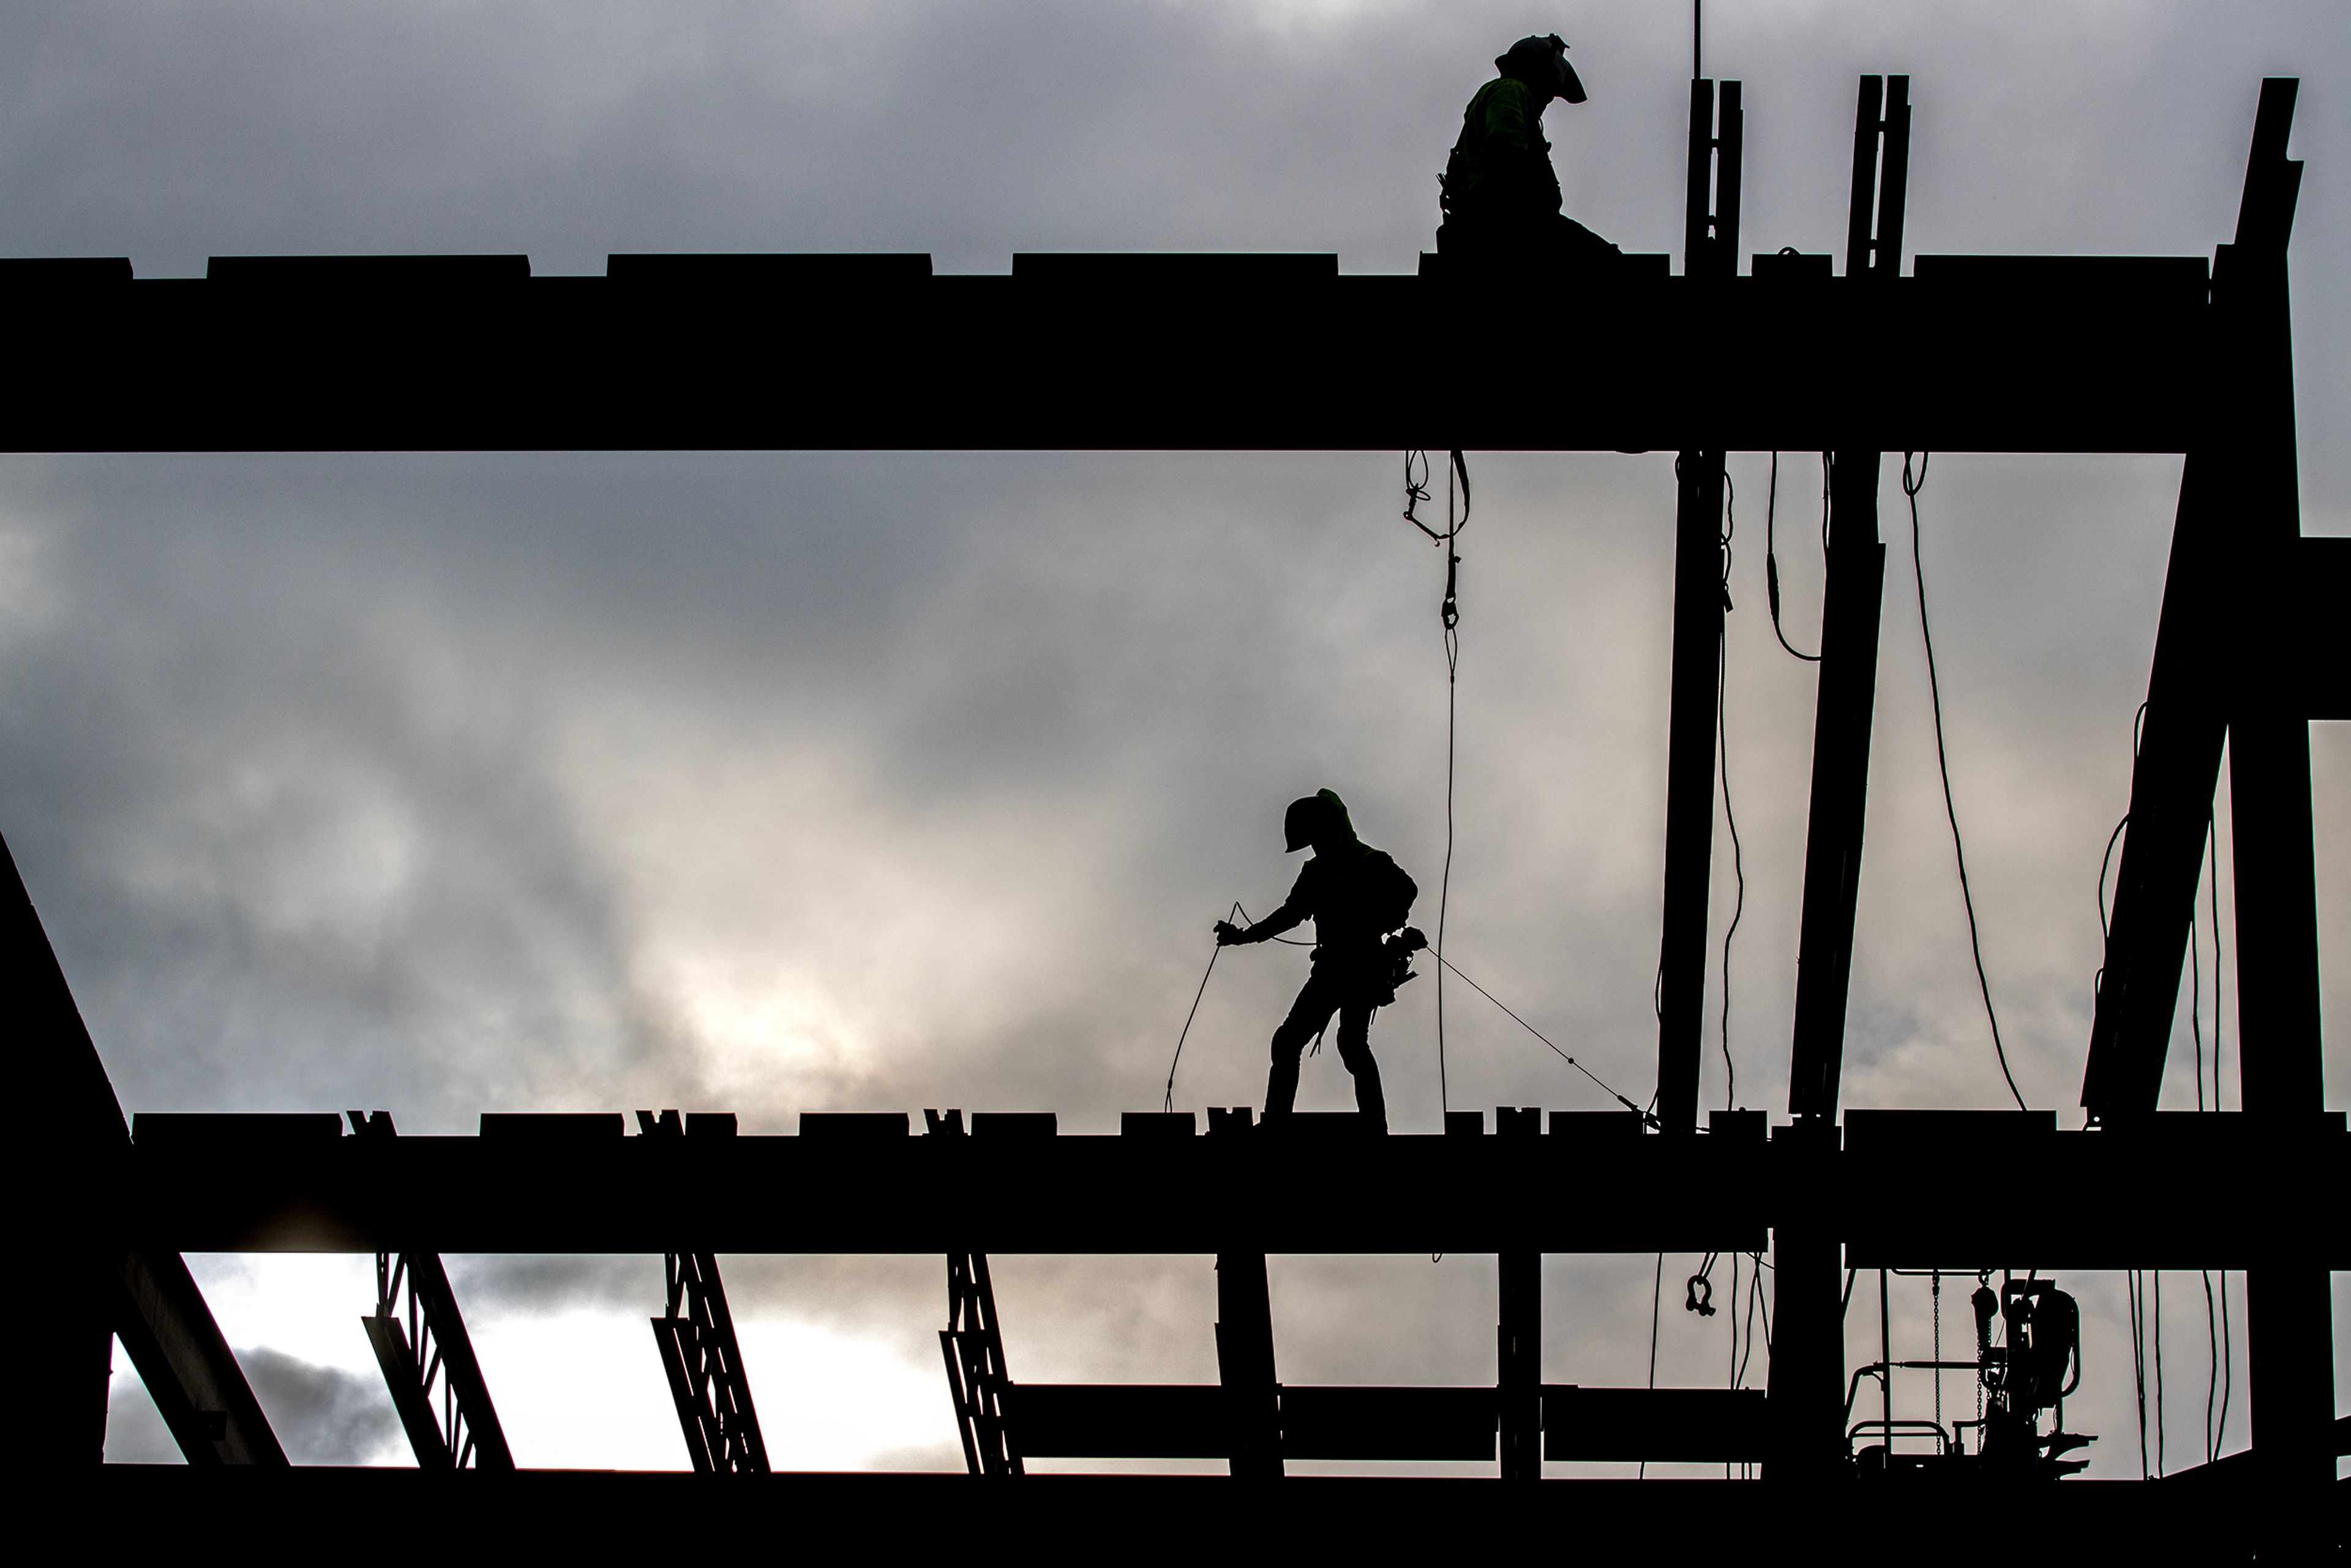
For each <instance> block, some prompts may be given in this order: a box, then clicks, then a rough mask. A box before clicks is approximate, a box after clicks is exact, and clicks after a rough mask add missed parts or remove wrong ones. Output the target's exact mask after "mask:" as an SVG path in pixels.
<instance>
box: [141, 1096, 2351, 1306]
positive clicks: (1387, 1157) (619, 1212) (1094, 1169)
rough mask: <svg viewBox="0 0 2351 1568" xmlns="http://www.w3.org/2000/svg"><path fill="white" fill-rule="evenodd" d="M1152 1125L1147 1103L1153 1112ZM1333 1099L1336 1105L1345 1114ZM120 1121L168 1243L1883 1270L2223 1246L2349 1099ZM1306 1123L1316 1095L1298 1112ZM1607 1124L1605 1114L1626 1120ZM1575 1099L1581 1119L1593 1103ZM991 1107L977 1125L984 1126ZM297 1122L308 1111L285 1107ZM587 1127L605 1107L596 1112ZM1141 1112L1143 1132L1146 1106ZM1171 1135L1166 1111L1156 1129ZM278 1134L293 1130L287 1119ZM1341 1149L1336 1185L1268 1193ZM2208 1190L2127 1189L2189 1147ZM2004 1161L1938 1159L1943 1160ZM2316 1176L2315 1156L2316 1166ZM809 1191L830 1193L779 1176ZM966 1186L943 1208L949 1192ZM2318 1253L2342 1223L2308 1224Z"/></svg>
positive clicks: (2312, 1173) (2239, 1240) (2346, 1150)
mask: <svg viewBox="0 0 2351 1568" xmlns="http://www.w3.org/2000/svg"><path fill="white" fill-rule="evenodd" d="M1171 1120H1172V1122H1173V1123H1174V1124H1175V1125H1174V1126H1173V1127H1172V1128H1161V1127H1160V1126H1159V1125H1158V1124H1161V1123H1163V1122H1166V1121H1171ZM1350 1120H1351V1119H1350V1118H1332V1122H1333V1124H1339V1125H1343V1124H1345V1123H1347V1122H1348V1121H1350ZM213 1121H214V1119H213V1118H207V1117H172V1118H170V1119H168V1120H166V1119H162V1118H154V1117H148V1116H142V1117H141V1118H139V1119H138V1133H137V1135H136V1136H135V1138H134V1152H133V1155H132V1157H131V1166H130V1170H129V1172H128V1175H129V1183H128V1191H129V1193H130V1194H131V1197H129V1198H128V1199H127V1200H126V1201H127V1202H129V1203H130V1204H131V1211H130V1212H129V1213H128V1214H126V1216H125V1220H124V1222H125V1224H126V1225H127V1226H128V1227H129V1228H131V1230H132V1231H133V1232H134V1233H135V1234H137V1235H138V1236H140V1237H141V1239H142V1240H143V1242H144V1243H145V1244H146V1245H150V1246H156V1247H168V1248H170V1249H174V1250H185V1251H320V1252H333V1251H349V1252H371V1251H376V1250H380V1249H392V1248H394V1247H400V1246H412V1247H429V1248H431V1249H435V1250H439V1251H444V1252H644V1253H661V1252H664V1251H667V1250H670V1249H675V1248H679V1247H688V1248H691V1249H695V1250H697V1251H708V1252H941V1253H944V1252H947V1251H951V1250H953V1249H955V1248H957V1247H966V1248H972V1249H986V1250H987V1251H988V1252H991V1253H1007V1252H1056V1253H1089V1252H1163V1253H1213V1252H1230V1251H1238V1250H1245V1251H1270V1252H1323V1253H1330V1252H1393V1253H1404V1252H1415V1251H1423V1252H1426V1251H1447V1252H1499V1251H1502V1250H1505V1249H1521V1250H1538V1251H1543V1252H1556V1253H1572V1252H1654V1251H1658V1250H1667V1251H1710V1250H1721V1251H1731V1250H1741V1249H1760V1248H1761V1247H1763V1246H1765V1245H1766V1243H1767V1231H1768V1230H1769V1229H1770V1228H1772V1227H1775V1226H1780V1225H1784V1224H1787V1223H1791V1222H1793V1221H1801V1222H1802V1223H1804V1224H1808V1225H1816V1226H1820V1227H1824V1228H1826V1229H1827V1231H1828V1232H1829V1233H1830V1234H1832V1235H1833V1236H1834V1237H1835V1238H1838V1239H1843V1240H1844V1242H1845V1243H1846V1244H1847V1246H1848V1248H1849V1249H1850V1251H1849V1261H1851V1262H1853V1263H1854V1264H1855V1266H1859V1267H1869V1268H1876V1267H1879V1266H1890V1267H1904V1268H1907V1267H1914V1266H1915V1267H1922V1268H1923V1267H1936V1268H1945V1269H1954V1270H1957V1269H1970V1270H1972V1269H1977V1268H1985V1267H1995V1268H1996V1267H2009V1266H2013V1267H2017V1268H2026V1267H2037V1268H2043V1269H2060V1268H2065V1269H2115V1268H2164V1269H2194V1268H2241V1267H2244V1266H2245V1264H2246V1263H2247V1262H2248V1261H2249V1260H2250V1258H2251V1253H2250V1250H2249V1230H2248V1228H2247V1227H2246V1226H2245V1224H2244V1223H2243V1214H2242V1207H2241V1206H2242V1199H2241V1194H2242V1193H2244V1192H2246V1191H2255V1192H2296V1191H2306V1192H2320V1191H2331V1190H2335V1189H2336V1188H2338V1187H2340V1186H2343V1185H2344V1177H2345V1175H2346V1170H2351V1164H2346V1156H2351V1135H2346V1132H2345V1127H2344V1116H2343V1113H2340V1112H2336V1113H2328V1114H2325V1115H2314V1116H2311V1117H2308V1118H2303V1119H2288V1120H2277V1119H2269V1120H2264V1119H2262V1118H2260V1117H2257V1116H2251V1115H2244V1114H2238V1113H2231V1114H2226V1115H2223V1114H2217V1113H2216V1114H2209V1115H2199V1114H2195V1113H2185V1114H2179V1115H2170V1114H2167V1115H2161V1116H2155V1117H2149V1118H2146V1119H2144V1120H2143V1121H2141V1122H2139V1123H2137V1124H2130V1125H2125V1126H2117V1127H2109V1128H2107V1129H2105V1130H2102V1131H2097V1132H2087V1133H2061V1132H2058V1131H2055V1130H2054V1128H2053V1124H2052V1121H2051V1118H2050V1117H2049V1115H2048V1113H2040V1114H2039V1115H2037V1116H2020V1115H2018V1114H2017V1113H1965V1112H1961V1113H1949V1112H1917V1113H1905V1112H1876V1113H1870V1112H1855V1113H1851V1114H1850V1115H1849V1116H1848V1118H1847V1122H1846V1126H1845V1137H1844V1144H1843V1146H1842V1147H1839V1148H1828V1149H1812V1148H1807V1147H1803V1146H1801V1145H1795V1144H1791V1143H1789V1142H1786V1141H1783V1140H1778V1139H1775V1140H1773V1141H1771V1142H1766V1141H1764V1140H1763V1139H1762V1138H1761V1137H1760V1136H1757V1137H1751V1138H1740V1137H1735V1136H1726V1135H1718V1136H1699V1137H1696V1138H1687V1139H1665V1138H1657V1137H1640V1136H1635V1135H1632V1129H1633V1127H1634V1125H1635V1124H1634V1122H1633V1118H1631V1117H1630V1116H1618V1115H1615V1114H1613V1113H1611V1114H1604V1115H1603V1114H1596V1113H1574V1114H1568V1115H1558V1116H1554V1118H1553V1122H1552V1132H1550V1133H1549V1134H1545V1135H1542V1136H1539V1137H1532V1138H1502V1137H1494V1136H1474V1137H1471V1136H1446V1137H1439V1136H1395V1137H1387V1138H1377V1139H1374V1138H1364V1137H1357V1136H1336V1135H1333V1136H1324V1135H1321V1134H1311V1133H1309V1132H1307V1131H1301V1132H1300V1133H1299V1134H1298V1135H1296V1136H1293V1137H1291V1138H1289V1139H1286V1140H1269V1139H1266V1138H1263V1137H1259V1136H1249V1137H1228V1136H1222V1135H1214V1134H1212V1135H1209V1136H1205V1137H1193V1136H1185V1135H1181V1134H1182V1132H1183V1129H1184V1127H1185V1125H1186V1124H1188V1122H1189V1118H1188V1117H1181V1116H1179V1117H1176V1118H1172V1119H1168V1118H1160V1117H1138V1118H1135V1119H1134V1121H1135V1123H1136V1127H1137V1130H1136V1131H1135V1132H1134V1133H1130V1134H1126V1135H1123V1136H1117V1137H1092V1136H1050V1135H1045V1136H1035V1135H1022V1136H1006V1137H1000V1138H991V1137H989V1136H987V1135H974V1136H935V1135H934V1136H909V1135H906V1134H905V1132H904V1129H905V1126H906V1120H905V1118H904V1117H903V1116H896V1117H884V1118H878V1119H876V1122H875V1124H873V1125H872V1127H870V1128H862V1129H859V1128H856V1127H855V1125H854V1124H852V1129H851V1130H849V1131H844V1130H842V1129H841V1127H840V1125H839V1124H832V1123H828V1122H826V1121H825V1120H823V1119H819V1118H813V1117H812V1118H810V1119H809V1124H810V1126H811V1127H818V1126H823V1127H827V1128H829V1129H830V1130H828V1131H827V1132H825V1133H824V1134H821V1135H819V1134H815V1133H813V1132H810V1133H806V1134H803V1135H800V1136H796V1137H785V1136H745V1137H711V1138H695V1137H686V1138H647V1137H624V1136H622V1134H621V1131H620V1127H621V1120H620V1118H619V1116H617V1115H614V1116H611V1117H609V1118H604V1119H601V1120H600V1119H595V1118H588V1119H584V1124H572V1123H570V1122H569V1120H568V1119H559V1120H558V1122H557V1127H558V1132H557V1133H556V1134H552V1135H550V1134H544V1133H538V1132H533V1133H531V1134H528V1135H526V1134H523V1133H521V1132H519V1131H507V1132H502V1133H500V1134H496V1135H491V1136H482V1137H402V1138H392V1139H370V1138H358V1137H338V1136H335V1135H333V1133H334V1129H335V1127H336V1125H337V1124H335V1123H334V1122H333V1121H332V1119H330V1118H326V1117H317V1118H309V1117H288V1118H284V1119H283V1124H284V1125H283V1127H282V1128H281V1130H279V1131H277V1132H275V1133H273V1132H271V1131H270V1130H269V1129H270V1128H271V1126H272V1125H273V1124H274V1123H275V1121H276V1119H256V1118H247V1117H224V1118H220V1119H219V1129H220V1130H219V1131H217V1132H214V1131H210V1130H208V1124H211V1123H212V1122H213ZM1301 1122H1302V1123H1307V1124H1310V1125H1311V1118H1301ZM1619 1123H1622V1124H1624V1125H1623V1126H1622V1127H1619V1126H1618V1125H1617V1124H1619ZM1595 1124H1597V1125H1595ZM985 1125H986V1123H985V1122H984V1121H983V1122H982V1123H980V1126H982V1127H983V1128H984V1127H985ZM297 1129H307V1130H303V1131H299V1132H298V1133H297V1132H296V1130H297ZM600 1129H601V1130H600ZM1146 1129H1148V1130H1147V1131H1146ZM1171 1133H1172V1134H1175V1135H1171ZM288 1134H296V1135H288ZM1339 1166H1343V1168H1344V1169H1345V1170H1346V1172H1347V1182H1348V1187H1349V1191H1350V1193H1351V1195H1352V1197H1351V1200H1350V1201H1349V1202H1347V1203H1345V1204H1323V1203H1268V1202H1267V1201H1266V1197H1265V1195H1266V1194H1268V1193H1287V1192H1305V1191H1311V1190H1313V1189H1315V1187H1316V1186H1318V1185H1319V1184H1322V1183H1325V1182H1327V1181H1328V1179H1329V1177H1330V1174H1331V1172H1332V1169H1333V1168H1334V1167H1339ZM2186 1168H2200V1169H2227V1170H2229V1171H2231V1173H2232V1179H2231V1183H2230V1184H2229V1185H2228V1186H2226V1188H2225V1189H2210V1190H2208V1189H2207V1188H2206V1187H2202V1186H2199V1187H2196V1188H2194V1189H2193V1190H2189V1191H2183V1192H2181V1193H2179V1195H2178V1197H2176V1199H2175V1200H2173V1201H2169V1202H2167V1203H2166V1204H2165V1205H2164V1206H2162V1207H2160V1208H2159V1209H2152V1208H2150V1207H2148V1206H2147V1205H2145V1204H2143V1203H2141V1202H2138V1201H2137V1198H2138V1197H2140V1196H2143V1195H2144V1194H2145V1193H2146V1192H2147V1191H2148V1190H2150V1185H2151V1184H2154V1183H2156V1182H2158V1181H2159V1180H2162V1179H2163V1178H2165V1177H2166V1176H2167V1175H2168V1173H2173V1172H2176V1171H2178V1170H2180V1169H2186ZM1969 1170H1973V1171H1980V1172H1992V1173H2000V1174H2001V1181H1999V1182H1997V1183H1994V1184H1993V1186H1991V1187H1989V1188H1988V1187H1987V1186H1985V1185H1984V1184H1982V1183H1978V1182H1965V1181H1958V1180H1955V1179H1953V1176H1952V1173H1953V1172H1955V1171H1969ZM2329 1172H2332V1173H2333V1174H2332V1175H2331V1176H2330V1175H2329V1174H2327V1173H2329ZM794 1192H799V1193H808V1192H821V1193H822V1194H824V1195H825V1197H824V1201H822V1202H821V1203H781V1202H778V1201H777V1200H776V1197H775V1195H776V1194H778V1193H794ZM975 1192H978V1193H987V1194H990V1195H991V1197H990V1199H989V1201H987V1202H986V1203H984V1204H942V1203H941V1202H940V1195H942V1194H946V1193H975ZM2312 1244H2313V1245H2314V1247H2316V1248H2317V1249H2319V1250H2320V1252H2322V1253H2323V1254H2325V1256H2324V1258H2323V1260H2322V1261H2324V1263H2325V1266H2326V1267H2329V1268H2336V1269H2340V1268H2345V1267H2346V1266H2351V1232H2346V1229H2345V1228H2343V1227H2339V1226H2338V1227H2331V1228H2327V1227H2322V1228H2320V1230H2319V1232H2318V1233H2315V1234H2314V1236H2313V1239H2312Z"/></svg>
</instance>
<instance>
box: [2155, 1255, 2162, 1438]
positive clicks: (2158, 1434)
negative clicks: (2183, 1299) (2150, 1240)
mask: <svg viewBox="0 0 2351 1568" xmlns="http://www.w3.org/2000/svg"><path fill="white" fill-rule="evenodd" d="M2163 1471H2164V1455H2163V1270H2160V1269H2158V1270H2156V1271H2155V1475H2156V1479H2158V1480H2161V1479H2163Z"/></svg>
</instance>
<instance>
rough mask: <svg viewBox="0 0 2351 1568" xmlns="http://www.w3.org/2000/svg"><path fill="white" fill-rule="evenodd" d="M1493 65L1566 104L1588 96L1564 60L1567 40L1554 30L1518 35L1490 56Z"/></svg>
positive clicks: (1507, 75)
mask: <svg viewBox="0 0 2351 1568" xmlns="http://www.w3.org/2000/svg"><path fill="white" fill-rule="evenodd" d="M1494 68H1495V69H1496V70H1498V71H1499V72H1501V73H1502V74H1503V75H1504V76H1506V77H1510V78H1513V79H1515V80H1518V81H1522V82H1525V83H1526V84H1527V85H1528V86H1530V87H1533V88H1539V89H1541V90H1542V91H1544V92H1547V93H1549V94H1551V95H1552V97H1553V98H1563V99H1567V101H1568V102H1570V103H1582V102H1583V100H1584V99H1585V98H1586V97H1587V96H1588V95H1587V94H1586V93H1585V92H1584V90H1583V78H1580V77H1578V76H1577V75H1576V74H1575V68H1574V67H1573V66H1572V65H1569V64H1568V63H1567V42H1566V40H1565V39H1563V38H1562V37H1560V36H1559V35H1558V34H1557V33H1545V34H1543V35H1541V37H1526V38H1520V40H1519V41H1518V42H1517V43H1515V44H1512V45H1511V46H1510V48H1509V49H1507V50H1506V51H1504V52H1503V53H1501V54H1499V55H1497V56H1495V57H1494Z"/></svg>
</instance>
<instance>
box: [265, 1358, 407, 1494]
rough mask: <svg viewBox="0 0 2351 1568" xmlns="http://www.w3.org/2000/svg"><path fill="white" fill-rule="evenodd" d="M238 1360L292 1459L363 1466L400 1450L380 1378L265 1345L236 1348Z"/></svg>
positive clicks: (394, 1417) (395, 1418)
mask: <svg viewBox="0 0 2351 1568" xmlns="http://www.w3.org/2000/svg"><path fill="white" fill-rule="evenodd" d="M237 1360H238V1362H239V1363H240V1364H242V1365H243V1366H244V1367H245V1375H246V1379H247V1380H248V1381H249V1382H251V1384H252V1385H253V1393H254V1397H256V1399H258V1400H260V1401H261V1408H262V1410H263V1412H264V1413H265V1414H266V1415H267V1416H268V1417H269V1425H270V1427H272V1428H273V1429H274V1430H275V1431H276V1432H277V1440H278V1442H280V1443H281V1444H283V1445H284V1446H285V1448H286V1457H287V1458H289V1459H292V1460H293V1461H294V1462H295V1463H296V1464H298V1465H363V1464H366V1463H368V1462H369V1461H370V1460H372V1459H378V1458H383V1457H384V1456H385V1455H387V1454H388V1453H391V1452H392V1451H394V1450H399V1451H402V1452H404V1451H405V1448H406V1442H405V1439H404V1438H403V1437H402V1435H401V1430H400V1417H399V1416H398V1415H396V1414H395V1413H394V1412H393V1410H392V1396H391V1395H389V1394H387V1393H386V1392H384V1386H383V1383H382V1380H381V1379H380V1378H371V1377H361V1376H359V1375H356V1374H354V1373H350V1372H345V1371H344V1370H342V1369H341V1368H340V1367H336V1366H315V1365H312V1364H310V1363H308V1362H307V1361H302V1360H299V1359H298V1358H296V1357H294V1356H290V1355H287V1354H285V1353H284V1352H283V1351H277V1350H271V1349H269V1348H267V1347H266V1346H258V1347H256V1348H253V1349H249V1350H243V1351H239V1352H238V1353H237Z"/></svg>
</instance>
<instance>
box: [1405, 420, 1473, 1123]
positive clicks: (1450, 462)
mask: <svg viewBox="0 0 2351 1568" xmlns="http://www.w3.org/2000/svg"><path fill="white" fill-rule="evenodd" d="M1415 456H1417V457H1418V458H1419V460H1420V462H1419V474H1418V477H1417V478H1416V477H1415V476H1414V464H1413V459H1414V458H1415ZM1446 459H1447V461H1446V469H1445V531H1444V532H1442V533H1439V532H1438V531H1437V529H1435V528H1431V527H1429V526H1428V525H1427V524H1426V523H1425V522H1423V521H1422V520H1421V518H1420V516H1419V508H1420V505H1421V503H1422V502H1424V501H1426V500H1429V499H1430V498H1431V494H1432V493H1431V491H1430V489H1429V483H1428V481H1429V472H1428V466H1429V465H1428V454H1427V453H1426V452H1425V451H1424V452H1417V453H1415V452H1407V453H1405V458H1404V496H1405V501H1404V519H1405V521H1406V522H1408V523H1410V524H1411V525H1412V526H1413V527H1415V528H1418V529H1419V530H1420V531H1421V532H1422V533H1424V534H1426V535H1427V536H1428V540H1429V542H1430V543H1431V544H1434V545H1437V546H1438V547H1439V548H1441V549H1443V550H1444V551H1445V599H1444V601H1443V602H1442V603H1440V604H1439V605H1438V607H1437V620H1438V622H1440V623H1441V624H1442V625H1443V627H1444V632H1445V870H1444V872H1443V873H1442V874H1441V875H1440V876H1439V878H1438V880H1437V946H1438V947H1440V948H1442V947H1443V946H1445V925H1446V916H1447V914H1448V913H1450V911H1451V908H1452V903H1453V783H1454V760H1455V735H1456V715H1457V712H1458V695H1459V689H1460V675H1461V602H1460V572H1461V550H1460V546H1459V543H1458V541H1459V539H1460V537H1461V530H1462V529H1463V528H1466V527H1468V522H1469V465H1468V462H1467V461H1466V460H1465V459H1464V458H1463V457H1462V455H1461V453H1460V451H1459V450H1458V448H1457V449H1455V450H1452V451H1450V452H1447V454H1446ZM1457 484H1458V488H1459V491H1460V501H1461V514H1460V516H1459V517H1458V518H1457V517H1455V516H1454V511H1453V503H1454V491H1455V488H1456V486H1457ZM1437 1103H1438V1109H1439V1110H1440V1111H1450V1110H1451V1109H1452V1108H1453V1092H1452V1086H1451V1083H1450V1081H1449V1080H1448V1078H1447V1069H1446V1051H1445V971H1444V970H1443V969H1442V968H1440V969H1438V970H1437Z"/></svg>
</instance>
